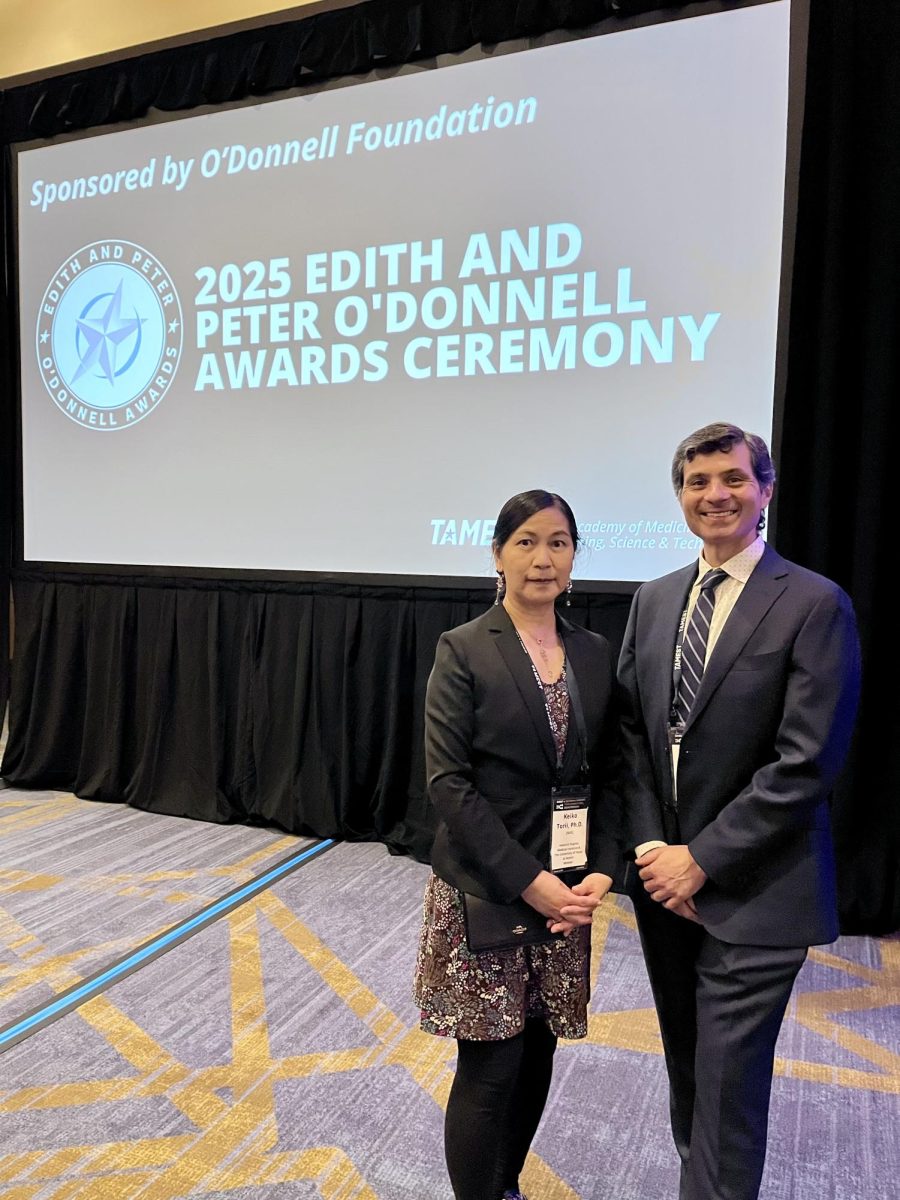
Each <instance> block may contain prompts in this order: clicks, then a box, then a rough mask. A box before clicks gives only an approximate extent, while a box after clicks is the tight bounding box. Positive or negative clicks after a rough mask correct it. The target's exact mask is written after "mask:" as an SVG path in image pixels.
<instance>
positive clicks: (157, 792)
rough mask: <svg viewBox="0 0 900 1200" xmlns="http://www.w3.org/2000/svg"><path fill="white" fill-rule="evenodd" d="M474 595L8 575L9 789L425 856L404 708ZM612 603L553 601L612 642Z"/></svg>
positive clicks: (622, 607) (411, 704)
mask: <svg viewBox="0 0 900 1200" xmlns="http://www.w3.org/2000/svg"><path fill="white" fill-rule="evenodd" d="M490 603H491V592H490V590H489V589H478V590H476V591H471V592H469V591H464V590H461V589H460V590H452V591H441V590H437V589H431V588H422V589H406V590H402V589H399V588H362V587H346V586H336V585H331V586H329V585H325V584H322V585H314V586H310V585H306V586H304V585H301V584H292V583H285V584H275V583H273V584H260V583H246V584H241V583H233V584H222V583H221V582H219V583H212V582H209V581H204V580H199V579H198V580H191V579H180V580H171V579H169V580H166V579H162V580H153V579H133V578H130V579H126V578H116V579H109V580H104V581H102V582H98V581H97V579H96V578H90V577H86V578H78V577H68V578H64V577H57V578H54V577H53V576H48V575H29V574H25V573H21V572H20V573H18V576H17V579H16V613H17V618H16V657H15V661H14V672H13V680H14V686H13V692H12V697H11V701H10V730H11V732H10V739H9V745H8V748H7V752H6V756H5V758H4V761H3V773H4V775H5V776H6V778H7V779H8V780H9V781H10V782H12V783H15V784H16V785H17V786H24V787H28V786H35V787H45V788H59V789H65V790H72V791H74V792H76V793H77V794H78V795H79V796H85V797H89V798H90V799H93V800H111V801H126V802H128V803H131V804H134V805H136V806H137V807H139V808H143V809H147V810H149V811H151V812H162V813H170V814H174V815H179V816H182V815H184V816H192V817H199V818H202V819H204V820H208V821H245V822H265V823H274V824H277V825H280V826H282V827H283V828H285V829H288V830H291V831H292V832H296V833H315V834H319V835H322V836H328V835H334V836H338V837H341V838H347V839H353V838H357V839H371V838H378V839H379V840H381V841H384V842H386V843H387V844H388V845H389V846H391V847H392V848H394V849H396V850H399V851H407V852H410V853H412V854H414V855H416V856H417V857H419V858H427V855H428V850H429V846H430V840H431V831H432V826H431V819H430V816H429V814H428V811H427V807H426V802H425V797H424V762H423V753H422V748H421V747H422V736H421V733H422V707H423V703H424V693H425V682H426V680H427V677H428V672H429V671H430V669H431V664H432V661H433V659H434V648H435V645H436V643H437V640H438V637H439V636H440V634H441V632H442V631H443V630H444V629H449V628H452V627H453V626H454V625H458V624H460V623H462V622H463V621H467V620H469V619H471V618H472V617H474V616H477V615H478V614H479V613H481V612H484V610H485V607H486V606H487V605H488V604H490ZM628 605H629V598H628V596H625V595H621V594H620V595H614V596H602V595H586V596H577V595H576V596H575V597H574V602H573V604H572V606H571V608H569V609H566V610H565V611H566V613H567V615H568V614H570V615H571V616H572V618H573V619H574V620H576V621H579V622H580V623H581V624H584V625H587V626H588V627H589V628H594V629H596V630H597V631H602V632H604V633H606V634H607V636H609V637H610V638H611V639H612V640H613V641H614V642H615V643H616V645H618V644H619V643H620V642H621V638H622V634H623V633H624V628H625V621H626V619H627V615H628Z"/></svg>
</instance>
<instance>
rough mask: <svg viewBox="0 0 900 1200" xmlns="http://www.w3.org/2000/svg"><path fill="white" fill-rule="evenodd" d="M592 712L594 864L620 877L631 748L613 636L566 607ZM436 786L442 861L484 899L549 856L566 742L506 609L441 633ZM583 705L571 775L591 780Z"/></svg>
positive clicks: (515, 884) (588, 716)
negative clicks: (623, 772) (624, 775)
mask: <svg viewBox="0 0 900 1200" xmlns="http://www.w3.org/2000/svg"><path fill="white" fill-rule="evenodd" d="M557 628H558V630H559V633H560V635H561V637H562V640H563V644H564V646H565V653H566V663H567V671H569V672H574V674H575V677H576V680H577V684H578V690H579V692H580V695H581V702H582V707H583V709H584V716H585V725H586V730H587V741H588V746H587V757H588V763H589V767H590V773H591V785H592V797H593V799H592V808H591V816H590V844H589V853H588V870H590V871H602V872H604V873H605V874H607V875H612V876H616V874H617V872H618V871H619V869H620V851H619V823H620V818H619V790H620V787H619V771H620V765H619V749H618V722H617V720H616V714H615V712H614V695H615V693H614V666H613V661H612V652H611V650H610V646H609V643H608V642H607V641H606V639H605V638H602V637H600V636H599V635H598V634H595V633H589V632H588V631H587V630H586V629H582V628H581V627H580V626H578V625H573V624H572V623H571V622H570V621H566V620H564V619H563V618H562V617H560V616H557ZM425 762H426V770H427V775H428V793H429V797H430V799H431V802H432V803H433V805H434V807H435V810H436V813H437V816H438V825H437V832H436V834H435V840H434V846H433V849H432V856H431V863H432V867H433V869H434V871H435V874H437V875H438V876H439V877H440V878H441V879H444V880H446V881H447V882H448V883H450V884H453V885H454V886H455V887H458V888H461V889H462V890H463V891H466V892H472V893H474V894H475V895H478V896H481V897H482V898H483V899H488V900H497V901H502V902H508V901H510V900H512V899H513V898H515V897H516V896H519V895H521V893H522V892H523V891H524V889H525V888H526V887H527V886H528V885H529V884H530V883H531V882H532V880H533V879H534V878H535V877H536V876H537V875H538V873H539V872H540V871H541V869H542V868H546V867H547V866H548V865H549V850H550V793H551V788H552V787H553V784H554V781H555V780H556V774H557V773H556V748H555V746H554V742H553V735H552V733H551V732H550V724H549V721H548V719H547V710H546V708H545V706H544V699H543V695H542V693H541V690H540V689H539V687H538V685H537V682H536V681H535V677H534V672H533V671H532V667H531V660H530V658H529V657H528V655H527V654H526V652H525V650H524V649H523V647H522V645H521V643H520V641H519V638H518V636H517V634H516V631H515V628H514V626H513V623H512V621H511V620H510V618H509V615H508V614H507V612H506V609H505V608H503V607H502V606H501V605H497V606H495V607H493V608H491V609H489V610H488V611H487V612H486V613H485V614H484V615H483V616H481V617H478V618H477V619H476V620H474V621H470V622H468V624H466V625H460V626H459V627H458V628H456V629H451V630H450V631H449V632H448V633H445V634H443V635H442V636H441V639H440V641H439V642H438V647H437V653H436V656H435V662H434V668H433V670H432V672H431V676H430V677H429V680H428V690H427V694H426V701H425ZM581 764H582V753H581V746H580V737H579V733H578V726H577V722H576V720H575V714H574V711H571V712H570V716H569V733H568V739H567V742H566V751H565V756H564V758H563V763H562V773H561V777H560V782H562V783H576V782H579V781H580V780H581Z"/></svg>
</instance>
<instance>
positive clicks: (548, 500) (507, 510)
mask: <svg viewBox="0 0 900 1200" xmlns="http://www.w3.org/2000/svg"><path fill="white" fill-rule="evenodd" d="M542 508H558V509H560V511H561V512H562V514H563V516H564V517H565V518H566V522H567V524H568V526H569V533H570V534H571V535H572V546H573V548H574V549H575V550H577V549H578V527H577V526H576V524H575V514H574V513H573V512H572V510H571V508H569V505H568V504H567V503H566V501H565V500H563V498H562V496H557V494H556V492H544V491H541V490H540V488H536V489H534V490H533V491H530V492H519V494H518V496H511V497H510V498H509V500H507V502H506V503H505V504H504V505H503V507H502V508H501V509H500V515H499V516H498V517H497V520H496V523H495V524H494V541H493V547H494V549H495V550H502V549H503V547H504V545H505V544H506V542H508V541H509V539H510V538H511V537H512V535H513V534H514V533H515V532H516V530H517V529H518V528H519V526H520V525H524V524H525V522H526V521H527V520H528V518H529V517H533V516H534V514H535V513H536V512H540V511H541V509H542Z"/></svg>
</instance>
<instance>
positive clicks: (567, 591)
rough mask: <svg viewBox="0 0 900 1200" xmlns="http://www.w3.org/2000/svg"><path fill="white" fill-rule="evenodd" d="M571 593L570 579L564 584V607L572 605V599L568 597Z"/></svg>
mask: <svg viewBox="0 0 900 1200" xmlns="http://www.w3.org/2000/svg"><path fill="white" fill-rule="evenodd" d="M571 595H572V580H571V579H570V580H569V582H568V583H567V584H566V608H571V607H572V601H571V599H570V597H571Z"/></svg>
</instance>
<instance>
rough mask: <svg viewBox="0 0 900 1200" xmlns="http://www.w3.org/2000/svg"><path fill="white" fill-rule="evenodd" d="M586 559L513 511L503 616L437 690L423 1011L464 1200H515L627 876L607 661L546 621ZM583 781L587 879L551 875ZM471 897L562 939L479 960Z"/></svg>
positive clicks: (491, 615)
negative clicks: (571, 801)
mask: <svg viewBox="0 0 900 1200" xmlns="http://www.w3.org/2000/svg"><path fill="white" fill-rule="evenodd" d="M577 545H578V531H577V528H576V525H575V518H574V516H573V515H572V510H571V509H570V508H569V505H568V504H567V503H566V502H565V500H563V499H562V497H560V496H557V495H554V494H553V493H551V492H544V491H530V492H522V493H521V494H520V495H518V496H513V497H512V499H510V500H508V501H507V502H506V504H504V506H503V508H502V509H501V511H500V515H499V517H498V518H497V522H496V525H495V531H494V541H493V553H494V562H495V566H496V569H497V601H496V602H495V605H494V607H493V608H492V609H489V610H488V612H486V613H485V614H484V615H483V616H481V617H478V618H477V619H476V620H474V621H470V622H469V623H468V624H466V625H461V626H459V627H458V628H457V629H453V630H451V631H450V632H449V633H445V634H443V635H442V637H441V639H440V641H439V643H438V647H437V654H436V657H435V663H434V669H433V671H432V673H431V677H430V679H429V681H428V692H427V697H426V707H425V754H426V766H427V773H428V787H429V795H430V797H431V800H432V802H433V804H434V807H435V810H436V812H437V816H438V828H437V832H436V835H435V841H434V847H433V850H432V859H431V861H432V867H433V874H432V876H431V878H430V880H429V883H428V887H427V890H426V894H425V915H424V924H423V929H422V938H421V944H420V948H419V958H418V964H417V968H416V988H415V995H416V1001H417V1003H418V1004H419V1007H420V1009H421V1011H422V1028H423V1029H424V1030H426V1032H428V1033H434V1034H438V1035H442V1036H447V1037H455V1038H456V1039H457V1043H458V1057H457V1069H456V1077H455V1079H454V1082H453V1087H452V1089H451V1092H450V1099H449V1101H448V1104H447V1116H446V1124H445V1149H446V1156H447V1169H448V1172H449V1175H450V1181H451V1183H452V1185H453V1191H454V1195H455V1196H456V1200H500V1197H504V1198H506V1200H517V1198H518V1200H523V1198H522V1193H521V1192H520V1191H519V1174H520V1172H521V1170H522V1167H523V1165H524V1162H525V1158H526V1156H527V1154H528V1149H529V1147H530V1145H531V1141H532V1139H533V1137H534V1134H535V1132H536V1130H537V1127H538V1122H539V1121H540V1118H541V1114H542V1113H543V1110H544V1105H545V1103H546V1099H547V1093H548V1090H549V1087H550V1077H551V1073H552V1067H553V1054H554V1051H555V1049H556V1040H557V1038H558V1037H566V1038H579V1037H584V1036H585V1034H586V1032H587V1001H588V988H589V956H590V924H591V917H592V914H593V911H594V909H595V908H596V906H597V905H598V904H599V903H600V901H601V900H602V899H603V897H604V896H605V895H606V893H607V891H608V890H609V888H610V886H611V884H612V877H613V875H614V874H615V873H616V869H617V866H618V862H619V852H618V841H617V835H618V804H617V800H616V795H615V792H614V790H613V785H614V782H615V777H616V773H617V763H618V757H617V751H616V740H615V727H616V724H615V719H614V716H613V712H612V694H613V662H612V654H611V651H610V647H609V645H608V643H607V642H606V640H605V639H604V638H602V637H599V636H597V635H596V634H593V633H588V632H587V630H585V629H582V628H580V627H579V626H577V625H573V624H572V623H571V622H569V621H567V620H564V619H563V618H561V617H560V616H558V615H557V613H556V610H555V607H554V606H555V601H556V599H557V597H558V596H560V595H562V594H563V593H564V592H565V593H568V592H569V591H570V590H571V586H572V585H571V582H570V576H571V573H572V564H573V561H574V557H575V551H576V548H577ZM585 774H587V775H588V776H589V780H587V779H585V778H584V775H585ZM588 781H589V782H590V784H591V793H590V799H589V800H586V801H584V803H586V804H587V805H588V813H589V820H588V833H587V836H586V839H585V838H584V836H583V835H582V836H583V841H582V846H581V850H582V851H583V853H582V855H581V860H580V861H581V862H582V864H584V859H585V858H586V860H587V862H586V866H585V865H583V868H582V869H581V870H579V871H575V872H571V871H570V872H563V871H561V870H555V871H554V870H551V869H549V868H551V867H556V868H558V867H559V866H560V853H559V846H558V844H557V847H556V861H555V862H554V861H551V828H552V823H553V814H552V812H551V809H552V806H553V797H554V796H558V795H559V794H560V789H562V788H564V787H565V786H566V785H572V784H579V783H582V784H583V783H586V782H588ZM554 788H556V789H557V791H556V792H555V793H554ZM571 790H572V789H569V791H571ZM575 791H576V794H577V789H575ZM576 824H577V822H576ZM570 850H571V847H570ZM576 857H577V855H576ZM568 861H572V859H571V857H570V858H569V859H568ZM464 893H469V894H470V895H474V896H477V897H480V898H481V899H484V900H491V901H500V902H503V903H508V902H511V901H513V900H515V899H516V898H517V897H520V896H521V897H522V898H523V899H524V900H526V901H527V902H528V904H529V905H531V906H532V907H533V908H534V909H536V910H537V911H538V912H539V913H541V914H542V915H543V917H544V918H546V925H547V928H548V930H550V931H551V932H553V933H555V934H564V935H565V936H562V937H556V938H554V939H553V940H551V941H548V942H545V943H542V944H539V945H533V946H520V947H516V948H514V949H510V950H502V951H501V950H495V951H482V952H480V953H473V952H471V951H470V950H469V948H468V946H467V942H466V930H465V918H464V903H465V901H464Z"/></svg>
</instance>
